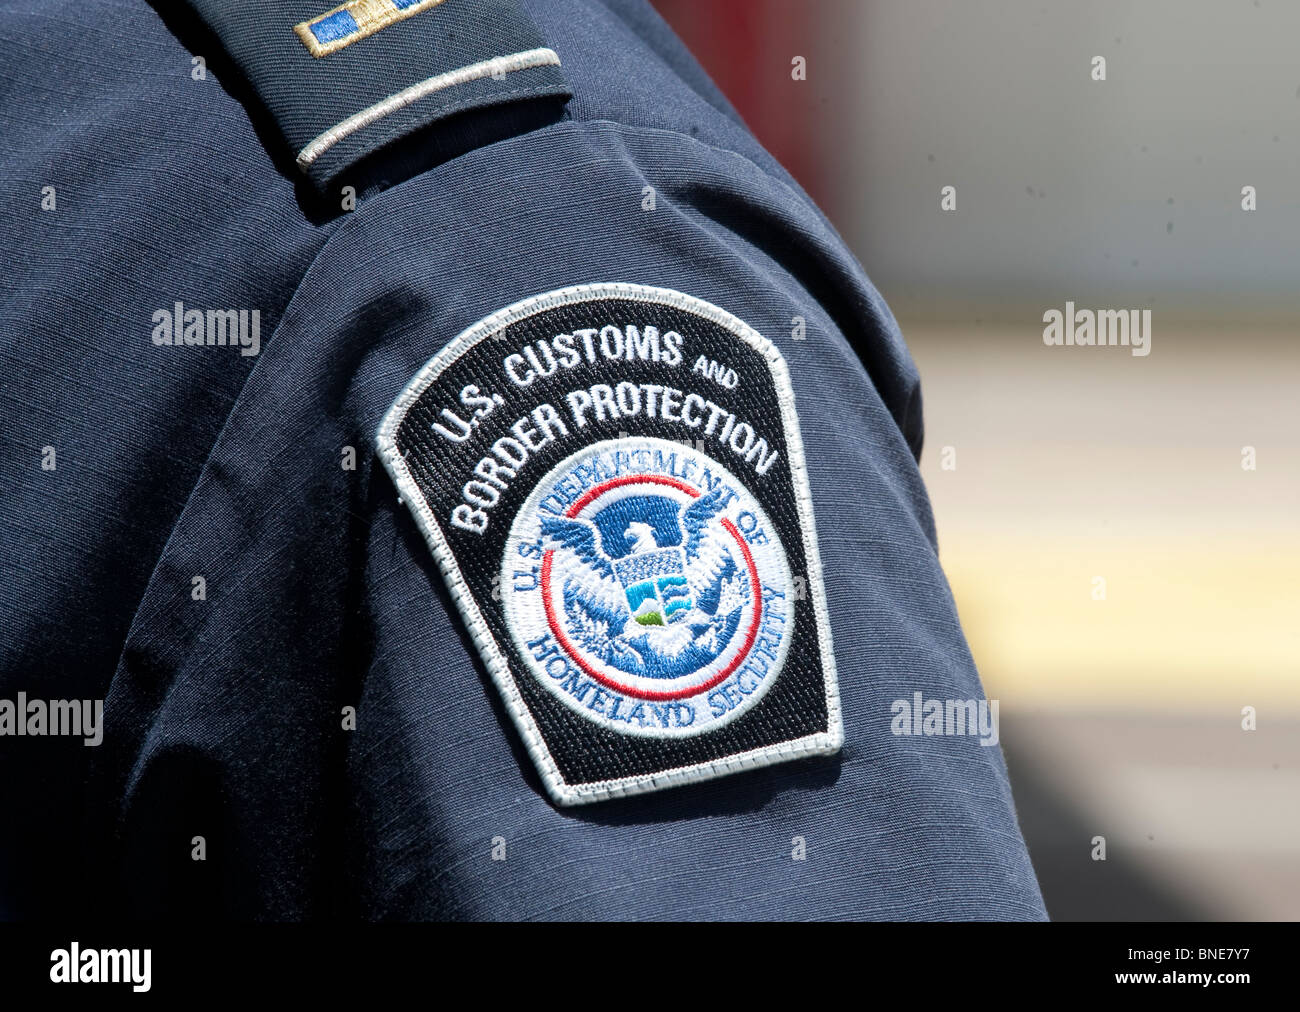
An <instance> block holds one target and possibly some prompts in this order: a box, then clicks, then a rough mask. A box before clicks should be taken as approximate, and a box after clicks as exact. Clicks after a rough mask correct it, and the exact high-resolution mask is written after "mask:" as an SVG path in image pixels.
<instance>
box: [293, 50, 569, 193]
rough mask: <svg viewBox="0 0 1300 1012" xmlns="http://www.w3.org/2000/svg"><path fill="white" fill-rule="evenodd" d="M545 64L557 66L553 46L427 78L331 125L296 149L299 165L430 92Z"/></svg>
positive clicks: (311, 160) (302, 166)
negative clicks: (301, 147) (297, 150)
mask: <svg viewBox="0 0 1300 1012" xmlns="http://www.w3.org/2000/svg"><path fill="white" fill-rule="evenodd" d="M547 66H551V67H558V66H560V57H559V56H558V55H557V54H556V52H555V51H554V50H553V49H530V50H527V51H526V52H522V53H512V54H511V55H510V56H497V57H493V58H492V59H490V60H483V61H481V62H479V63H471V64H470V65H469V66H467V67H461V68H460V69H458V70H450V71H447V72H446V73H444V74H436V75H435V76H433V77H429V78H426V79H425V80H423V81H420V82H419V83H417V84H413V85H411V86H410V87H409V88H403V89H402V90H401V91H398V92H394V93H393V94H391V95H389V96H388V97H387V98H384V99H381V100H380V101H378V102H376V103H375V104H374V105H371V106H367V107H366V108H365V109H362V110H361V111H360V112H357V113H353V114H352V115H351V116H349V117H348V118H347V119H345V120H341V121H340V122H338V123H336V124H334V126H332V127H330V128H329V129H328V130H326V131H325V132H323V133H322V134H321V135H320V136H318V137H317V138H315V140H313V141H312V142H311V143H310V144H308V145H307V146H306V147H304V148H303V149H302V150H301V151H300V152H298V159H297V161H298V168H300V169H302V170H304V171H306V170H307V168H308V167H309V166H310V165H311V164H312V162H314V161H316V159H317V158H319V157H320V156H321V155H323V154H324V153H325V152H326V151H328V150H329V149H330V148H332V147H333V146H334V145H335V144H337V143H338V142H339V141H341V140H343V139H344V138H345V137H349V136H351V135H352V134H354V133H356V132H357V131H358V130H361V129H363V128H364V127H367V126H369V125H370V124H371V123H374V122H376V121H378V120H381V119H383V118H384V117H385V116H388V115H390V114H392V113H394V112H397V111H398V110H399V109H404V108H406V107H407V106H408V105H411V104H413V103H415V102H418V101H419V100H420V99H422V98H427V97H428V96H429V95H432V94H435V93H437V92H439V91H445V90H446V89H448V88H454V87H456V86H457V85H461V84H468V83H469V82H471V81H479V80H482V79H483V78H485V77H492V76H494V75H497V74H509V73H513V72H514V71H517V70H529V69H531V68H533V67H547Z"/></svg>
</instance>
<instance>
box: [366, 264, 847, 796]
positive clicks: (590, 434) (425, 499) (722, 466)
mask: <svg viewBox="0 0 1300 1012" xmlns="http://www.w3.org/2000/svg"><path fill="white" fill-rule="evenodd" d="M378 447H379V453H380V459H381V460H382V461H383V463H384V466H385V467H386V468H387V470H388V471H389V473H390V474H391V475H392V478H393V480H394V482H395V483H396V485H397V488H398V490H399V493H400V495H401V497H402V499H403V500H404V501H405V502H406V503H407V505H408V506H409V508H410V510H411V512H412V514H413V516H414V518H415V521H416V523H417V525H418V526H419V528H420V530H421V532H422V533H423V535H424V537H425V540H426V541H427V542H428V544H429V547H430V549H431V550H432V551H433V554H434V557H435V559H436V560H437V562H438V565H439V568H440V569H441V570H442V574H443V576H444V578H445V579H446V581H447V586H448V589H449V591H450V593H451V596H452V599H453V600H454V602H455V604H456V606H457V608H458V609H459V611H460V613H461V616H462V618H463V620H464V622H465V624H466V626H467V628H468V630H469V632H470V635H471V637H472V639H473V641H474V644H475V646H476V647H477V649H478V652H479V655H480V657H481V659H482V661H483V665H484V667H485V668H486V671H487V673H488V675H490V677H491V679H492V681H493V682H494V683H495V685H496V687H497V689H498V690H499V691H500V693H501V695H502V698H503V699H504V700H505V703H506V708H507V710H508V712H509V714H510V717H511V719H512V720H513V722H514V724H515V727H516V728H517V730H518V733H519V735H520V736H521V738H522V740H523V743H524V745H525V747H526V748H527V750H528V752H529V755H530V756H531V757H532V759H533V761H534V763H535V764H536V765H537V769H538V771H539V773H540V774H541V777H542V782H543V784H544V786H545V788H546V790H547V791H548V792H549V793H550V795H551V797H552V798H553V799H554V800H555V801H556V802H558V803H560V804H565V805H569V804H579V803H583V802H589V801H598V800H602V799H606V798H614V797H619V796H623V795H628V794H638V793H644V792H646V791H653V790H659V789H662V788H665V787H672V786H674V785H677V784H686V783H691V782H694V781H699V780H707V779H710V778H713V777H719V776H723V775H725V774H729V773H736V772H740V771H742V770H746V769H752V768H754V767H758V766H766V765H771V764H773V763H778V762H784V761H786V760H790V759H797V758H801V757H805V756H811V755H818V754H826V753H831V752H834V751H836V750H837V749H838V748H839V747H840V744H841V741H842V740H843V731H842V728H841V722H840V712H839V697H838V692H837V688H836V682H835V658H834V651H833V648H832V645H831V636H830V624H829V622H828V620H827V615H826V600H825V593H824V590H823V587H822V576H821V562H820V559H819V557H818V554H817V537H816V529H815V525H814V519H813V512H812V497H811V495H810V493H809V490H808V481H807V473H806V469H805V464H804V459H803V446H802V440H801V438H800V435H799V424H798V419H797V417H796V415H795V407H794V393H793V390H792V389H791V386H790V380H789V375H788V372H787V369H786V365H785V361H784V359H783V358H782V356H781V354H780V352H779V351H778V350H777V349H776V347H775V346H774V345H773V344H772V343H771V342H770V341H768V340H767V339H765V338H764V337H763V336H762V335H760V334H758V333H757V332H756V331H755V330H754V329H753V328H752V327H749V326H748V325H747V324H745V323H744V322H743V321H741V320H740V319H738V318H737V317H735V316H733V315H731V314H730V313H728V312H726V311H725V310H723V309H720V308H719V307H717V306H714V305H711V304H709V303H707V302H704V301H702V300H700V299H696V298H694V297H692V296H689V295H686V294H683V293H682V292H677V291H672V290H669V289H663V288H649V287H645V286H642V285H630V284H604V285H579V286H576V287H573V288H566V289H561V290H559V291H555V292H548V293H546V294H544V295H539V296H535V297H533V298H530V299H526V300H524V301H523V302H520V303H517V304H515V305H512V306H508V307H506V308H505V309H503V310H501V311H499V312H497V313H494V314H492V315H491V316H489V317H486V318H485V319H483V320H480V321H479V322H478V323H476V324H474V325H473V326H472V327H470V328H469V329H468V330H466V331H464V332H463V333H461V334H460V335H459V336H457V337H456V338H455V339H454V340H452V341H451V342H450V343H449V344H447V346H446V347H444V348H443V349H442V350H441V351H439V352H438V353H437V354H436V355H435V356H434V357H433V358H432V359H430V360H429V361H428V362H427V363H426V364H425V366H424V367H423V368H422V369H421V370H420V371H419V372H418V373H417V374H416V376H415V378H414V379H413V380H412V381H411V382H410V383H409V384H408V385H407V387H406V389H405V390H404V391H403V392H402V394H401V395H400V396H399V397H398V398H397V400H396V401H395V402H394V404H393V406H392V408H391V409H390V410H389V412H388V414H387V415H386V416H385V418H384V421H383V424H382V425H381V427H380V430H379V436H378Z"/></svg>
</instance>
